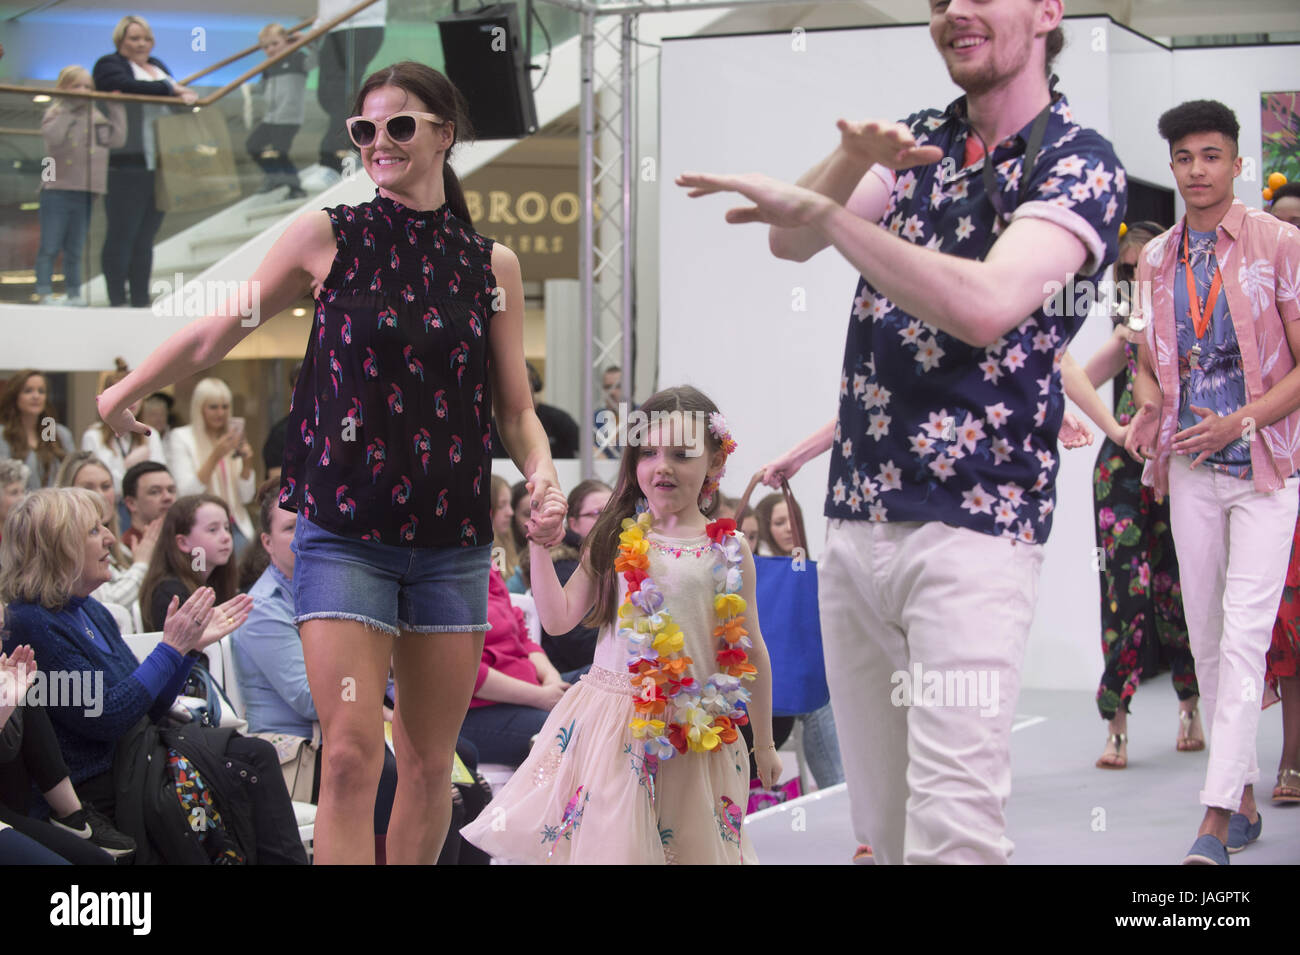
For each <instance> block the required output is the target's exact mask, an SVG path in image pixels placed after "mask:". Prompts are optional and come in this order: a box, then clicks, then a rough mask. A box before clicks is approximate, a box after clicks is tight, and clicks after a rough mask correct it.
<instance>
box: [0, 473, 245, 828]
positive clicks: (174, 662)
mask: <svg viewBox="0 0 1300 955" xmlns="http://www.w3.org/2000/svg"><path fill="white" fill-rule="evenodd" d="M105 512H106V508H105V507H104V499H103V498H102V497H101V496H100V495H98V494H96V493H94V492H93V491H88V490H85V489H84V488H58V489H49V490H41V491H36V492H34V493H32V494H30V495H28V497H27V498H26V499H25V500H23V502H22V503H21V504H19V505H18V507H17V508H15V509H14V511H13V513H11V514H10V515H9V519H8V521H7V523H6V529H7V533H6V534H5V535H4V539H3V541H0V600H4V601H6V602H8V604H9V606H8V609H7V614H6V624H7V626H8V628H9V629H8V633H7V634H6V635H5V639H4V647H3V649H4V651H5V652H6V653H13V652H14V651H15V650H16V648H17V647H19V646H23V645H26V646H29V647H31V649H32V651H33V652H34V654H35V657H36V659H37V660H38V661H40V666H41V667H42V669H45V670H47V671H49V672H56V673H60V674H64V675H70V676H71V677H72V680H71V683H70V684H69V685H75V686H77V687H79V688H90V689H89V692H87V690H86V689H83V692H82V693H81V694H80V697H81V698H79V699H58V700H53V701H51V702H50V704H49V705H48V706H47V707H46V711H47V712H48V713H49V716H50V721H51V722H52V723H53V725H54V732H55V736H56V737H57V739H58V741H59V749H60V751H61V752H62V754H63V758H64V760H65V761H66V763H67V765H68V771H69V776H70V778H71V780H72V783H73V784H74V785H75V786H76V787H77V791H78V793H79V794H80V796H81V799H82V801H83V802H84V803H87V804H89V805H91V806H94V807H95V809H97V810H98V811H99V812H102V813H103V814H104V815H105V816H108V817H109V818H110V819H111V818H112V816H113V810H114V802H115V797H114V792H113V754H114V750H115V747H116V745H117V742H118V740H119V739H120V738H121V737H122V736H123V735H124V734H125V733H126V732H127V730H129V729H131V728H132V727H133V726H134V725H135V724H136V723H137V722H138V721H139V720H140V718H141V717H143V716H146V715H148V716H150V717H151V718H155V719H157V718H161V717H162V716H163V715H164V714H166V713H167V711H168V710H169V709H170V708H171V705H172V703H173V701H174V700H175V699H176V694H177V691H178V690H179V689H180V688H181V686H183V685H184V683H185V678H186V677H187V676H188V675H189V671H190V668H191V667H192V666H193V664H194V659H195V655H196V654H197V653H198V652H200V651H202V650H203V648H204V647H206V646H208V645H209V644H211V643H215V642H216V641H217V640H220V639H221V638H222V637H224V636H225V635H226V634H228V633H230V632H231V631H233V630H234V629H235V628H236V627H238V626H239V625H240V624H242V623H243V622H244V620H245V619H246V618H247V616H248V611H249V608H250V607H251V605H252V601H251V600H250V599H249V598H248V597H246V596H241V597H236V598H235V599H234V600H230V601H227V602H226V603H225V604H222V605H221V606H219V607H214V604H215V598H214V596H213V593H212V591H211V590H210V589H208V588H202V589H200V590H198V591H196V592H195V593H194V595H193V596H192V597H191V598H190V599H189V600H187V601H186V602H185V603H184V605H181V603H180V601H179V600H173V601H172V605H171V607H170V608H169V609H168V613H167V620H166V623H165V624H164V625H163V636H162V640H161V642H160V643H159V644H158V646H156V647H155V648H154V649H153V651H152V652H151V653H150V654H149V655H148V656H147V657H145V659H144V660H143V661H139V662H137V660H136V658H135V656H134V655H133V654H132V653H131V650H130V648H129V647H128V646H127V645H126V643H125V642H124V641H123V640H122V634H121V632H120V631H119V630H118V627H117V624H116V622H115V621H114V620H113V616H112V614H110V613H109V612H108V611H107V610H106V609H105V608H104V606H103V604H101V603H100V602H99V601H97V600H95V599H94V598H93V597H91V596H90V595H91V594H92V593H93V592H94V591H95V590H97V589H98V588H99V587H100V586H102V585H103V584H104V583H106V582H107V581H108V579H109V576H110V566H111V554H110V551H111V549H112V546H113V543H114V540H113V535H112V534H111V533H110V532H109V530H108V527H107V526H106V524H105V519H106V513H105ZM69 696H74V694H69Z"/></svg>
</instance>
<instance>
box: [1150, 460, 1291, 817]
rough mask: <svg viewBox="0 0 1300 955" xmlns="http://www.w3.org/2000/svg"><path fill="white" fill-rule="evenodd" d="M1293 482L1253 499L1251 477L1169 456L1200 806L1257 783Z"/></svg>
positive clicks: (1228, 804) (1223, 804)
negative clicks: (1198, 728)
mask: <svg viewBox="0 0 1300 955" xmlns="http://www.w3.org/2000/svg"><path fill="white" fill-rule="evenodd" d="M1297 483H1300V479H1298V478H1292V479H1291V480H1289V481H1287V483H1286V487H1285V488H1284V489H1282V490H1279V491H1273V492H1270V493H1261V492H1259V491H1256V490H1255V488H1254V486H1253V485H1252V484H1251V482H1250V481H1243V480H1241V479H1240V478H1235V477H1232V476H1231V475H1228V474H1223V473H1222V472H1219V471H1213V470H1210V469H1208V468H1205V467H1204V466H1202V467H1200V468H1197V469H1196V470H1195V471H1193V470H1192V468H1191V464H1190V462H1189V461H1188V460H1187V458H1186V457H1182V456H1177V457H1175V458H1174V460H1173V463H1172V464H1171V465H1170V468H1169V518H1170V526H1171V529H1172V530H1173V534H1174V545H1175V546H1176V547H1177V548H1178V576H1179V582H1180V584H1181V586H1182V591H1183V613H1184V615H1185V616H1186V618H1187V637H1188V641H1189V643H1190V644H1191V648H1192V659H1193V660H1195V662H1196V682H1197V684H1198V685H1199V686H1200V688H1201V699H1200V703H1199V704H1198V705H1199V707H1200V710H1201V712H1202V714H1203V715H1204V725H1205V726H1206V727H1207V728H1208V730H1209V735H1210V759H1209V765H1208V766H1207V767H1206V770H1205V788H1204V789H1202V790H1201V802H1202V803H1203V804H1204V805H1206V806H1214V807H1216V808H1219V809H1231V810H1233V811H1234V812H1235V811H1236V809H1237V807H1238V806H1239V805H1240V803H1241V793H1242V790H1243V789H1245V787H1246V786H1247V785H1249V784H1252V783H1256V782H1258V781H1259V761H1258V758H1257V752H1256V750H1257V747H1256V745H1255V734H1256V731H1257V730H1258V728H1259V710H1260V700H1261V697H1262V694H1263V692H1264V658H1265V656H1266V654H1267V653H1268V647H1269V643H1270V642H1271V641H1272V639H1273V621H1274V620H1275V619H1276V618H1277V609H1278V604H1279V603H1280V602H1281V599H1282V585H1283V584H1284V583H1285V582H1286V571H1287V564H1288V562H1289V561H1290V558H1291V537H1292V535H1293V534H1294V532H1295V521H1296V507H1297V490H1296V485H1297Z"/></svg>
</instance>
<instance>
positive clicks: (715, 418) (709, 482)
mask: <svg viewBox="0 0 1300 955" xmlns="http://www.w3.org/2000/svg"><path fill="white" fill-rule="evenodd" d="M709 433H710V434H712V435H713V436H714V437H715V438H717V439H718V440H719V441H720V442H721V443H722V454H723V464H722V467H720V468H718V473H717V474H713V475H710V476H708V477H706V478H705V479H704V485H703V486H702V487H701V488H700V506H701V507H702V508H708V507H709V505H710V504H712V503H713V495H714V493H715V492H716V491H717V490H718V485H719V483H720V482H721V481H722V478H723V476H724V475H725V474H726V473H727V464H726V459H727V457H730V456H731V455H732V454H734V453H735V451H736V439H735V438H733V437H732V436H731V429H730V428H728V427H727V419H726V418H725V417H723V415H722V412H721V411H714V412H713V413H712V414H710V415H709Z"/></svg>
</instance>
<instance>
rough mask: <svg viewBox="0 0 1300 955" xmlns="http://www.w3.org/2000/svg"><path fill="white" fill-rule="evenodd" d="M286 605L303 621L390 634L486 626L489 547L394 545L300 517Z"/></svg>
mask: <svg viewBox="0 0 1300 955" xmlns="http://www.w3.org/2000/svg"><path fill="white" fill-rule="evenodd" d="M291 546H292V549H293V552H294V555H295V557H294V565H293V604H294V618H293V622H294V623H296V624H300V623H302V622H303V621H304V620H322V619H328V620H356V621H359V622H361V623H364V624H365V625H366V626H367V627H373V628H375V629H376V630H382V631H383V632H384V633H388V634H392V635H394V636H396V635H397V633H398V631H399V630H409V631H412V632H415V633H463V632H467V631H484V630H487V629H488V622H487V604H488V569H489V568H490V567H491V566H492V545H491V544H484V545H483V546H481V547H397V546H394V545H392V544H381V543H377V542H375V541H364V540H356V539H353V538H351V537H340V536H339V535H337V534H332V533H330V532H329V531H327V530H324V529H322V528H320V527H318V526H316V525H315V524H313V523H312V522H311V521H308V520H304V519H303V518H302V516H301V515H300V516H299V517H298V523H297V526H296V527H295V529H294V535H293V544H292V545H291Z"/></svg>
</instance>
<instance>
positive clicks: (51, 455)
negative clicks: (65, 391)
mask: <svg viewBox="0 0 1300 955" xmlns="http://www.w3.org/2000/svg"><path fill="white" fill-rule="evenodd" d="M38 376H39V377H41V378H45V407H44V408H42V409H41V413H40V417H41V418H42V419H43V418H53V417H54V410H53V409H52V408H51V407H50V379H49V378H47V377H46V375H45V373H44V372H40V371H37V370H36V369H35V368H24V369H22V370H21V371H16V372H14V373H13V375H12V376H11V377H10V378H9V381H8V383H7V384H6V385H5V387H4V391H0V437H3V438H4V439H5V441H6V442H7V443H8V445H9V456H10V457H11V458H13V459H15V460H17V461H22V460H24V459H25V458H26V457H27V432H26V431H25V430H24V429H23V414H22V412H21V411H19V410H18V397H19V395H21V394H22V393H23V389H24V388H25V387H27V382H28V380H29V379H31V378H36V377H38ZM38 429H39V422H38ZM67 454H68V452H67V451H65V450H64V449H63V445H62V444H60V443H59V442H58V441H40V440H38V441H37V442H36V469H37V472H38V474H37V478H38V480H39V481H40V482H41V486H42V487H49V486H50V482H51V481H53V480H54V473H55V472H56V471H57V470H58V468H59V465H60V463H62V461H63V459H64V458H65V457H67Z"/></svg>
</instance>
